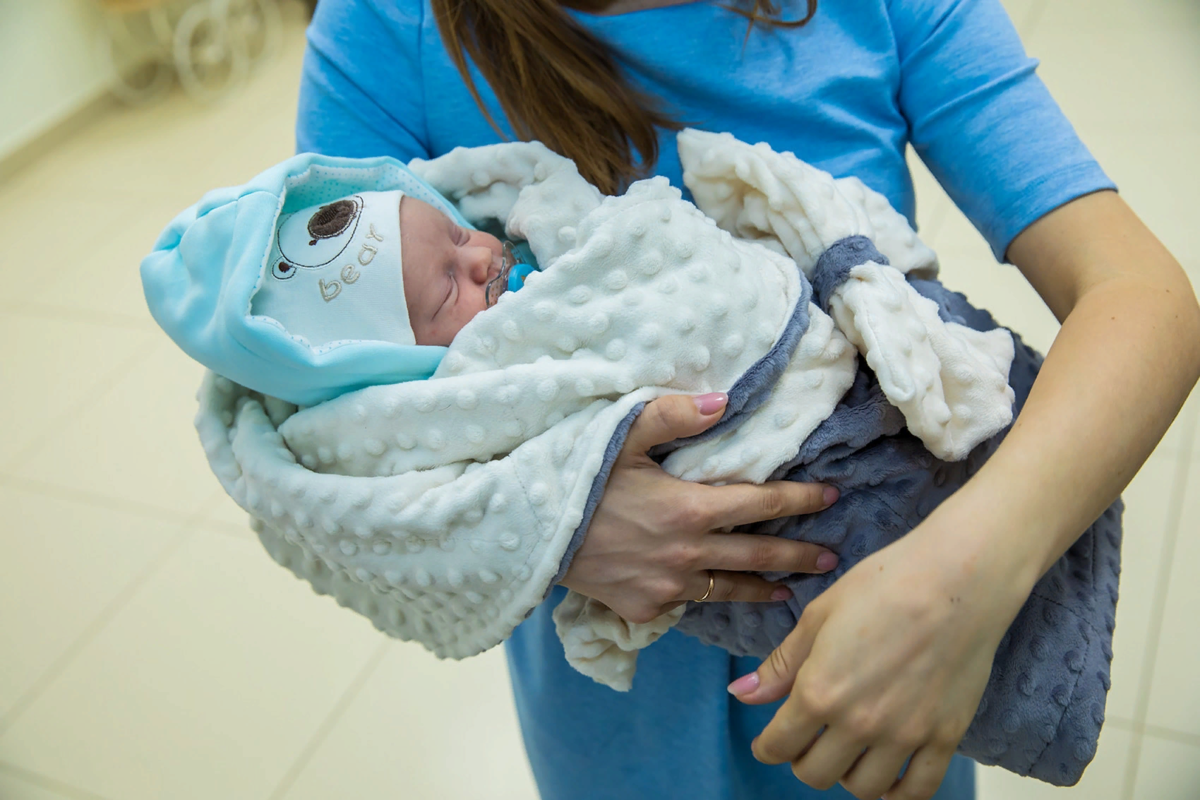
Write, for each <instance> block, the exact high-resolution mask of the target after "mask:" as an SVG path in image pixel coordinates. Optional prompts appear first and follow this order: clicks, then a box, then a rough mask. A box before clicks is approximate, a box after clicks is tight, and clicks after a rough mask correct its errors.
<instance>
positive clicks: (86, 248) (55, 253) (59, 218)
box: [0, 164, 129, 305]
mask: <svg viewBox="0 0 1200 800" xmlns="http://www.w3.org/2000/svg"><path fill="white" fill-rule="evenodd" d="M27 172H28V173H29V174H30V175H31V176H32V178H33V179H32V180H31V186H30V187H29V188H28V189H26V190H24V191H19V192H18V191H0V241H3V242H4V245H5V253H4V259H3V261H0V276H3V279H4V287H5V288H4V302H5V305H11V304H14V303H20V302H21V301H27V300H28V299H29V297H30V294H31V293H36V292H40V291H44V289H45V287H46V286H47V284H48V283H49V281H50V280H51V279H53V278H55V277H57V276H58V275H59V274H60V273H70V272H74V271H75V269H76V267H77V266H78V265H79V264H80V263H82V261H83V259H85V258H87V256H88V255H89V254H90V253H92V252H93V251H94V250H95V243H96V242H98V241H102V240H103V239H104V237H105V236H107V235H108V233H109V232H110V231H112V230H117V229H120V228H121V227H123V226H124V225H125V224H126V223H127V220H128V219H129V209H128V208H126V207H124V205H122V204H120V203H113V202H111V200H110V199H108V198H106V197H105V196H104V195H103V194H99V195H97V194H95V193H89V192H85V191H79V190H78V189H77V188H75V187H72V186H71V185H70V184H67V185H62V182H61V180H60V179H59V178H58V177H57V176H53V175H51V174H47V173H49V172H52V171H50V170H48V169H47V168H46V167H45V166H43V165H41V164H39V165H36V166H34V167H31V168H29V169H28V170H27Z"/></svg>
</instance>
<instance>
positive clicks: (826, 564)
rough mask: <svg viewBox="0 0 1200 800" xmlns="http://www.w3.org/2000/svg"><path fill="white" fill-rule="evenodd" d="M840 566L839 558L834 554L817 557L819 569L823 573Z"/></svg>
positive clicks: (822, 554)
mask: <svg viewBox="0 0 1200 800" xmlns="http://www.w3.org/2000/svg"><path fill="white" fill-rule="evenodd" d="M837 565H838V557H837V556H836V555H834V554H833V553H821V555H819V556H817V569H819V570H821V572H829V570H831V569H833V568H834V567H836V566H837Z"/></svg>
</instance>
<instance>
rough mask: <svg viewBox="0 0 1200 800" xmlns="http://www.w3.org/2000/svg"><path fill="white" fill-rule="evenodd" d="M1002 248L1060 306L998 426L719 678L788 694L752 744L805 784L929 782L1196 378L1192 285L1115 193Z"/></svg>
mask: <svg viewBox="0 0 1200 800" xmlns="http://www.w3.org/2000/svg"><path fill="white" fill-rule="evenodd" d="M1008 255H1009V257H1010V258H1011V259H1012V261H1013V262H1014V263H1016V264H1017V265H1018V266H1019V267H1020V269H1021V270H1022V272H1023V273H1024V274H1025V275H1026V276H1027V278H1028V279H1029V281H1030V282H1031V283H1032V284H1033V285H1034V287H1035V288H1036V289H1037V290H1038V292H1039V293H1040V294H1041V295H1042V297H1043V298H1045V300H1046V302H1047V303H1048V304H1049V306H1050V307H1051V309H1053V310H1054V312H1055V314H1056V315H1058V316H1059V318H1060V319H1062V320H1063V327H1062V330H1061V331H1060V333H1059V335H1058V337H1057V339H1056V340H1055V342H1054V346H1053V347H1052V348H1051V350H1050V352H1049V354H1048V356H1047V358H1046V361H1045V363H1044V365H1043V366H1042V369H1041V372H1040V374H1039V376H1038V378H1037V380H1036V382H1035V383H1034V386H1033V390H1032V392H1031V393H1030V396H1029V399H1028V401H1027V402H1026V404H1025V407H1024V409H1023V411H1022V412H1021V415H1020V417H1019V418H1018V421H1017V422H1016V424H1015V425H1014V427H1013V429H1012V431H1011V433H1010V434H1009V435H1008V437H1007V438H1006V439H1005V441H1004V443H1003V444H1002V445H1001V447H1000V448H999V449H998V450H997V452H996V453H995V454H994V455H993V456H992V458H991V459H990V460H989V461H988V462H987V464H986V465H985V466H984V467H983V468H982V469H981V470H980V471H979V473H978V474H977V475H976V476H975V478H974V479H972V480H971V481H970V482H969V483H968V484H967V485H966V486H964V487H963V488H962V489H961V490H960V491H959V492H957V493H956V494H954V495H953V496H952V497H951V498H950V499H948V500H947V501H946V502H945V503H943V504H942V505H941V506H940V507H939V508H938V509H937V510H936V511H935V512H934V513H933V514H931V515H930V516H929V518H928V519H927V520H926V521H925V522H924V523H922V524H921V525H920V526H918V527H917V528H916V529H914V530H913V531H912V533H910V534H909V535H908V536H906V537H905V538H903V539H901V540H900V541H898V542H897V543H895V544H893V545H892V546H890V547H888V548H885V549H884V550H883V551H881V552H879V553H877V554H875V555H873V556H871V557H870V558H868V559H865V560H864V561H862V562H861V563H860V564H858V565H857V566H855V567H854V568H853V569H851V570H850V571H849V572H847V573H846V575H845V576H843V577H842V579H841V580H839V581H838V583H836V584H835V585H834V586H833V587H832V588H831V589H830V590H829V591H828V592H826V593H825V594H824V595H822V596H821V597H820V598H818V600H817V601H815V602H814V603H812V604H810V605H809V607H808V608H806V609H805V611H804V614H803V616H802V617H801V619H800V623H799V625H798V626H797V628H796V630H795V631H794V632H793V633H792V634H791V636H789V638H788V639H787V640H786V641H785V642H784V643H783V644H782V645H781V646H780V647H779V648H778V649H777V650H776V651H775V652H774V653H773V654H772V655H771V657H770V658H769V659H768V660H767V661H766V662H764V664H763V666H762V667H761V668H760V669H759V670H758V671H757V672H756V673H753V674H752V675H750V676H746V677H744V678H742V679H739V680H738V681H736V682H735V683H734V684H733V686H731V691H734V693H735V694H736V695H737V696H738V697H739V698H740V699H742V700H744V701H746V702H751V703H763V702H769V701H773V700H776V699H778V698H780V697H782V696H784V695H786V694H789V693H790V697H789V699H788V701H787V702H786V703H785V704H784V706H783V707H782V708H781V709H780V711H779V712H778V713H777V714H776V716H775V718H774V720H773V721H772V722H771V724H770V725H769V726H768V727H767V729H766V730H765V731H764V732H763V734H762V736H760V737H759V738H758V739H757V740H756V742H755V745H754V752H755V754H756V756H757V757H758V758H759V759H761V760H763V761H766V762H769V763H781V762H785V761H792V762H793V769H794V771H795V772H796V775H797V776H798V777H799V778H800V779H801V780H803V781H805V782H806V783H809V784H811V785H812V786H815V787H818V788H826V787H829V786H832V785H833V784H834V783H836V782H841V783H842V784H843V785H845V786H846V787H847V788H848V789H849V790H850V791H851V792H852V793H854V794H855V796H856V797H859V798H875V797H879V796H880V795H881V794H882V793H884V792H887V795H886V796H887V798H889V800H912V799H913V798H928V797H930V796H931V795H932V794H933V793H934V792H935V791H936V790H937V786H938V784H939V783H940V782H941V779H942V776H943V775H944V773H945V770H946V768H947V766H948V764H949V761H950V757H951V756H952V755H953V753H954V750H955V747H956V746H957V744H958V742H959V740H960V739H961V738H962V736H963V734H964V733H965V731H966V729H967V726H968V725H969V724H970V722H971V719H972V717H973V715H974V712H975V709H976V707H977V706H978V703H979V699H980V697H981V696H982V694H983V690H984V687H985V685H986V683H987V680H988V675H989V673H990V670H991V664H992V658H993V655H994V653H995V650H996V647H997V645H998V643H999V641H1000V639H1001V637H1002V636H1003V634H1004V632H1005V630H1006V629H1007V628H1008V626H1009V624H1010V623H1011V621H1012V620H1013V618H1014V617H1015V616H1016V614H1017V612H1018V611H1019V610H1020V607H1021V606H1022V604H1023V603H1024V602H1025V600H1026V598H1027V597H1028V595H1029V592H1030V591H1031V590H1032V587H1033V585H1034V584H1035V583H1036V582H1037V580H1038V578H1039V577H1040V576H1041V575H1042V574H1043V573H1044V572H1045V571H1046V570H1047V569H1048V568H1049V567H1050V565H1051V564H1053V563H1054V561H1055V560H1057V559H1058V558H1059V557H1060V556H1061V555H1062V554H1063V553H1064V552H1065V551H1066V550H1067V549H1068V548H1069V547H1070V545H1071V543H1072V542H1074V541H1075V539H1076V538H1078V536H1079V534H1080V533H1081V532H1082V531H1083V530H1085V529H1086V528H1087V526H1088V525H1090V524H1091V522H1092V521H1093V520H1094V519H1095V518H1096V517H1097V516H1099V514H1100V512H1101V511H1102V510H1103V509H1104V508H1105V507H1107V506H1108V505H1109V504H1110V503H1111V502H1112V501H1113V499H1114V498H1115V497H1116V496H1117V494H1118V493H1119V492H1120V491H1121V489H1122V488H1124V486H1125V485H1126V484H1128V482H1129V481H1130V479H1131V478H1132V477H1133V475H1134V474H1135V473H1136V472H1137V470H1138V468H1139V467H1140V466H1141V464H1142V462H1143V461H1144V460H1145V459H1146V457H1147V456H1148V455H1149V453H1150V451H1151V450H1152V449H1153V448H1154V445H1155V443H1157V442H1158V441H1159V439H1160V438H1161V437H1162V435H1163V433H1164V432H1165V431H1166V429H1167V427H1168V426H1169V425H1170V423H1171V420H1172V419H1173V418H1174V416H1175V414H1176V413H1177V412H1178V410H1179V408H1180V407H1181V406H1182V405H1183V402H1184V400H1185V398H1186V397H1187V394H1188V392H1189V391H1190V390H1191V388H1192V386H1193V385H1195V383H1196V380H1197V377H1198V376H1200V307H1198V306H1197V303H1196V298H1195V295H1194V293H1193V290H1192V287H1191V285H1190V284H1189V282H1188V279H1187V277H1186V275H1185V274H1184V272H1183V270H1182V269H1181V268H1180V267H1179V265H1178V263H1176V261H1175V259H1174V258H1172V256H1171V255H1170V254H1169V253H1168V252H1167V251H1166V250H1165V249H1164V248H1163V246H1162V245H1161V244H1160V243H1159V242H1158V240H1157V239H1156V238H1155V237H1154V236H1153V234H1151V233H1150V232H1149V231H1148V230H1147V229H1146V228H1145V226H1144V225H1142V223H1141V221H1140V220H1139V219H1138V218H1137V217H1136V216H1135V215H1134V214H1133V212H1132V211H1131V210H1130V209H1129V207H1128V206H1127V205H1126V204H1125V203H1124V201H1122V200H1121V199H1120V198H1119V197H1118V196H1117V195H1116V194H1115V193H1112V192H1098V193H1095V194H1092V195H1088V196H1085V197H1082V198H1080V199H1078V200H1075V201H1073V202H1071V203H1068V204H1067V205H1065V206H1062V207H1061V208H1059V209H1057V210H1055V211H1053V212H1051V213H1050V214H1047V215H1046V216H1045V217H1043V218H1042V219H1040V220H1039V221H1037V222H1036V223H1034V224H1033V225H1031V226H1030V227H1029V228H1028V229H1027V230H1025V231H1024V232H1023V233H1022V234H1021V235H1020V236H1018V237H1017V238H1016V239H1015V240H1014V242H1013V243H1012V245H1011V246H1010V248H1009V251H1008ZM822 728H824V729H825V730H824V732H823V733H822V734H821V736H820V738H819V739H817V734H818V732H819V731H821V729H822ZM864 750H865V753H864ZM909 756H912V761H911V763H910V764H909V767H908V770H907V772H906V773H905V775H904V778H903V780H902V781H900V782H899V783H898V784H897V783H896V776H897V775H898V774H899V772H900V769H901V767H902V765H903V763H904V761H905V759H907V758H908V757H909ZM893 784H896V785H893Z"/></svg>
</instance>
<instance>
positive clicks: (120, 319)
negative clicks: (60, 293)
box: [0, 300, 158, 333]
mask: <svg viewBox="0 0 1200 800" xmlns="http://www.w3.org/2000/svg"><path fill="white" fill-rule="evenodd" d="M0 314H12V315H14V316H22V317H38V318H39V319H47V320H54V321H60V320H68V321H71V322H85V323H87V324H89V325H102V326H104V327H107V328H120V329H122V330H134V331H145V332H147V333H150V332H155V331H157V330H158V327H157V326H155V324H154V321H153V320H148V319H143V318H141V317H135V316H132V315H131V314H122V313H119V312H104V311H96V310H95V309H90V308H77V307H74V306H59V305H55V304H53V303H43V302H38V301H32V300H31V301H23V302H20V303H14V302H11V301H8V302H0Z"/></svg>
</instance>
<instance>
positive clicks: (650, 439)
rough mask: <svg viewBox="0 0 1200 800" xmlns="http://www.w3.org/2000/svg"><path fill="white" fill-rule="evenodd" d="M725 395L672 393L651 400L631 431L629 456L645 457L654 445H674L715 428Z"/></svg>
mask: <svg viewBox="0 0 1200 800" xmlns="http://www.w3.org/2000/svg"><path fill="white" fill-rule="evenodd" d="M727 402H729V396H728V395H726V394H725V393H724V392H711V393H709V394H701V395H695V396H691V395H684V394H671V395H667V396H666V397H660V398H658V399H657V400H652V401H651V402H649V403H647V404H646V407H645V408H644V409H642V413H641V414H640V415H639V416H638V418H637V419H636V420H634V422H633V425H632V426H631V427H630V428H629V436H628V437H627V438H626V439H625V447H624V448H622V449H623V450H624V452H626V453H638V454H643V455H644V454H645V453H646V451H647V450H649V449H650V448H651V447H654V446H655V445H659V444H665V443H667V442H673V441H675V440H676V439H682V438H684V437H687V436H695V435H696V434H697V433H701V432H702V431H705V430H708V429H709V428H710V427H712V426H713V425H714V424H715V423H716V421H717V420H719V419H720V418H721V415H722V414H723V413H724V411H725V404H726V403H727Z"/></svg>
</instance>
